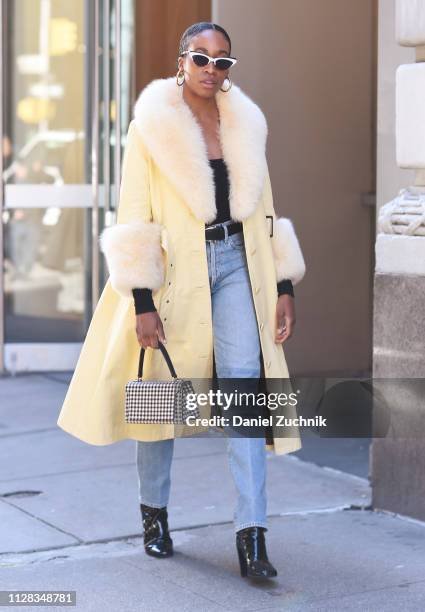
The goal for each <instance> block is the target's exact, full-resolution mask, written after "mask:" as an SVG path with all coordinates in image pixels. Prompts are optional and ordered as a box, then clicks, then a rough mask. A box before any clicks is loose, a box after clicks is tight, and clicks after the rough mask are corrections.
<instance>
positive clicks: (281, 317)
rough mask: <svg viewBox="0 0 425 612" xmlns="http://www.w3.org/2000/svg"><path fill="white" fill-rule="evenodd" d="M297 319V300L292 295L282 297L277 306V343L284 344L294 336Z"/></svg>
mask: <svg viewBox="0 0 425 612" xmlns="http://www.w3.org/2000/svg"><path fill="white" fill-rule="evenodd" d="M295 322H296V318H295V300H294V298H293V297H292V295H289V294H286V293H284V294H283V295H280V296H279V298H278V300H277V305H276V325H275V340H274V341H275V343H276V344H283V343H284V342H285V340H287V339H288V338H290V337H291V336H292V333H293V330H294V325H295Z"/></svg>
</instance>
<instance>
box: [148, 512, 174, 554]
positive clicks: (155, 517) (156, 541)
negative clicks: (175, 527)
mask: <svg viewBox="0 0 425 612" xmlns="http://www.w3.org/2000/svg"><path fill="white" fill-rule="evenodd" d="M140 511H141V513H142V519H143V529H144V533H143V539H144V545H145V552H146V554H148V555H151V556H152V557H160V558H162V557H170V556H171V555H172V554H173V540H172V539H171V537H170V534H169V531H168V512H167V507H166V506H164V507H163V508H152V507H151V506H146V505H145V504H140Z"/></svg>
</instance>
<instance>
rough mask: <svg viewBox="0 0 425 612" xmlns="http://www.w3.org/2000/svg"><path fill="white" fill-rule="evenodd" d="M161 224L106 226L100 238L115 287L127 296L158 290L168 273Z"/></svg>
mask: <svg viewBox="0 0 425 612" xmlns="http://www.w3.org/2000/svg"><path fill="white" fill-rule="evenodd" d="M161 229H162V228H161V225H159V224H158V223H151V222H145V221H141V220H137V221H133V222H131V223H118V224H115V225H112V226H110V227H106V228H105V229H104V230H103V232H102V233H101V235H100V237H99V244H100V250H101V251H102V253H104V255H105V258H106V262H107V265H108V270H109V274H110V282H111V285H112V287H113V288H114V289H115V291H117V292H118V293H119V294H120V295H122V296H124V297H132V293H131V290H132V289H133V288H139V287H140V288H146V289H159V288H160V287H161V285H162V284H163V282H164V278H165V274H164V272H165V270H164V260H163V255H162V251H161Z"/></svg>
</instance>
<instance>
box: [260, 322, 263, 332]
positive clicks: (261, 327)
mask: <svg viewBox="0 0 425 612" xmlns="http://www.w3.org/2000/svg"><path fill="white" fill-rule="evenodd" d="M260 329H261V331H263V329H264V323H260Z"/></svg>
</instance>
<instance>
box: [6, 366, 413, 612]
mask: <svg viewBox="0 0 425 612" xmlns="http://www.w3.org/2000/svg"><path fill="white" fill-rule="evenodd" d="M68 380H69V376H67V375H66V374H58V373H52V374H51V375H50V376H46V375H43V374H30V375H20V376H18V377H15V378H0V437H1V445H0V588H1V589H2V590H6V589H8V590H31V589H32V590H62V591H63V590H68V589H69V590H75V591H76V592H77V606H76V608H72V609H77V610H82V611H84V612H89V611H96V612H98V611H99V612H100V611H104V610H108V611H109V610H111V611H114V612H115V611H117V610H120V611H123V612H124V611H133V610H137V611H141V610H142V611H144V612H145V611H147V612H151V611H152V612H153V611H155V612H157V611H162V610H170V611H179V612H181V611H186V610H187V611H192V610H193V611H195V610H196V611H201V612H209V611H210V610H211V611H215V610H217V611H218V610H229V611H230V610H246V611H248V610H249V611H252V612H254V611H256V610H262V611H268V610H289V611H292V610H298V611H304V610H306V611H308V610H312V611H313V610H314V611H318V610H326V611H328V610H332V611H334V610H338V611H340V610H361V611H362V612H363V611H365V610H373V611H376V610H379V611H380V612H381V611H387V610H399V609H400V607H403V609H404V611H410V610H412V611H413V610H415V611H416V610H419V609H422V608H423V602H424V600H425V564H424V553H423V551H424V548H425V546H424V544H425V525H422V524H420V523H415V522H414V521H408V520H406V519H402V518H399V517H393V516H390V515H387V514H385V513H378V512H371V511H370V510H367V509H362V508H367V506H368V505H369V504H370V490H369V486H368V483H367V481H366V480H365V479H363V478H359V477H357V476H354V475H350V474H347V473H342V472H338V471H336V470H332V469H329V468H326V467H325V468H323V467H319V466H317V465H314V464H313V463H308V462H306V461H301V460H300V459H299V458H297V456H296V455H291V456H286V457H282V456H281V457H276V456H273V455H272V454H268V463H269V468H268V469H269V471H268V474H269V475H273V476H274V478H273V480H274V483H276V482H277V477H279V481H280V483H281V484H280V486H279V487H276V485H275V484H274V486H273V489H272V488H271V486H269V489H268V514H269V530H268V532H267V546H268V553H269V557H270V560H271V561H272V563H273V564H274V565H275V566H276V568H277V570H278V573H279V575H278V577H277V578H276V579H271V580H269V581H266V582H263V583H261V582H250V581H248V580H246V579H242V578H241V577H240V574H239V565H238V560H237V555H236V548H235V543H234V532H233V522H232V518H233V506H234V499H235V498H234V495H235V493H234V488H233V481H232V479H231V475H230V472H229V469H228V465H227V458H226V454H225V441H224V440H223V439H222V438H219V437H210V438H203V439H201V438H191V439H190V438H186V439H178V440H176V445H175V455H174V461H173V468H172V489H171V501H170V505H169V507H168V509H169V523H170V528H171V530H172V537H173V540H174V547H175V555H174V557H171V558H169V559H154V558H151V557H148V556H147V555H146V554H145V553H144V550H143V543H142V538H141V518H140V514H139V507H138V496H137V472H136V466H135V442H134V441H131V440H126V441H123V442H121V443H117V444H113V445H109V446H103V447H100V446H92V445H88V444H85V443H83V442H80V441H79V440H77V439H76V438H73V437H72V436H69V435H68V434H66V433H65V432H63V431H62V430H61V429H60V428H58V427H57V426H56V419H57V414H58V411H59V408H60V405H61V402H62V399H63V397H64V395H65V392H66V385H67V382H68ZM269 482H271V478H269ZM14 609H18V610H28V609H29V608H28V607H17V606H16V607H14ZM37 609H44V607H41V608H40V607H37ZM46 609H49V610H56V609H57V610H59V609H63V608H59V607H53V606H52V607H46Z"/></svg>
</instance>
